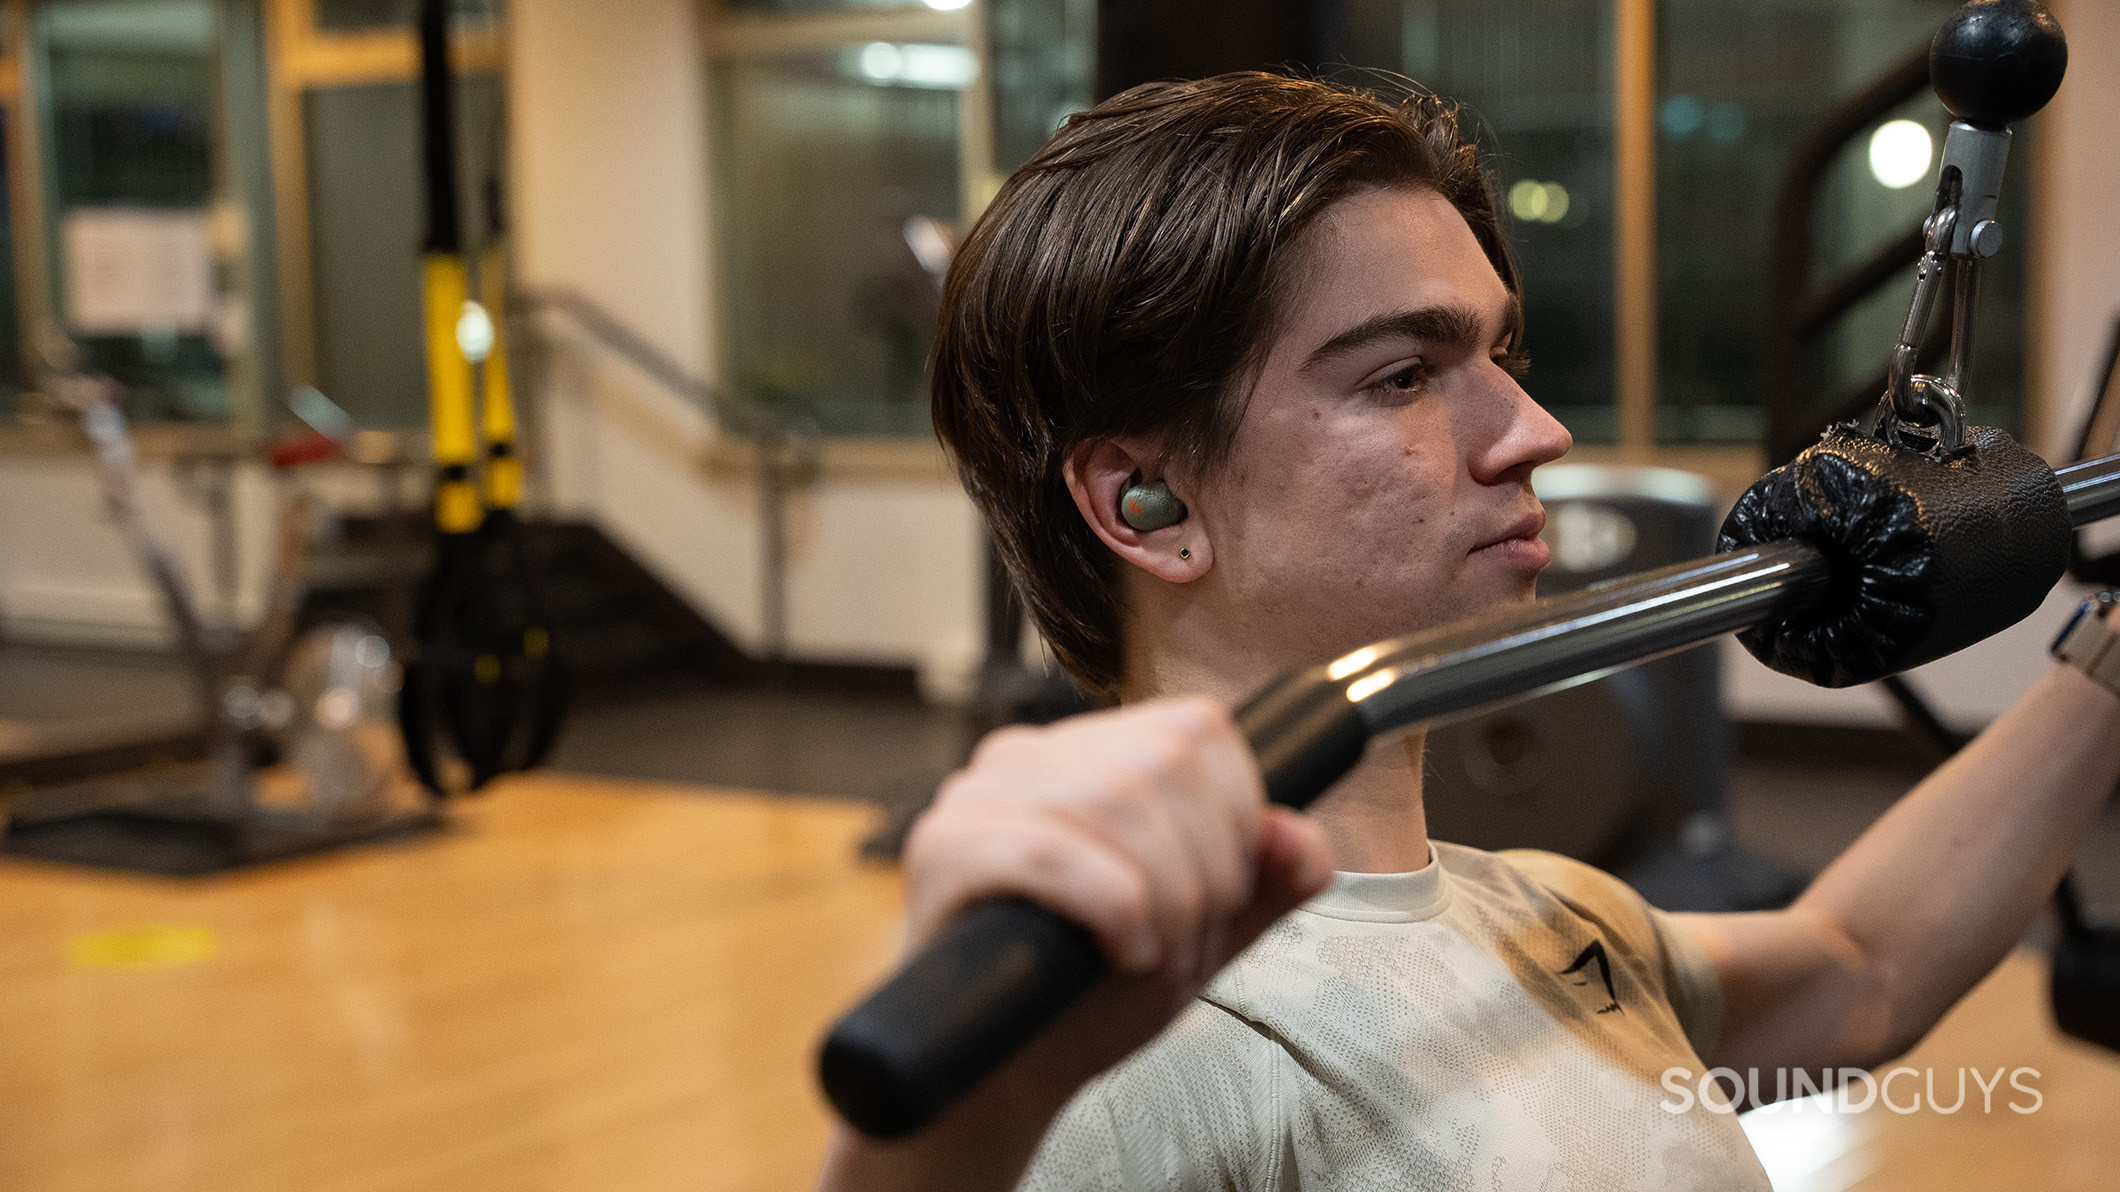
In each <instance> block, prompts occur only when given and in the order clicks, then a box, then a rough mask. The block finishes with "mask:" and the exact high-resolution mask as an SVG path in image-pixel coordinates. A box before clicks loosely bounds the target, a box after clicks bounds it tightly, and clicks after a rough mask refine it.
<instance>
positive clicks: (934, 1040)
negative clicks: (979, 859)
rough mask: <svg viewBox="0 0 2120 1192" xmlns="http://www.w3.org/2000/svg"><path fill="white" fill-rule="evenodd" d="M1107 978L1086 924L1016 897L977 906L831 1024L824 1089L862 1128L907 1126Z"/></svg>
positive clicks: (947, 1102) (893, 1130) (924, 1118)
mask: <svg viewBox="0 0 2120 1192" xmlns="http://www.w3.org/2000/svg"><path fill="white" fill-rule="evenodd" d="M1103 975H1104V957H1103V955H1102V954H1101V953H1099V952H1098V950H1097V942H1096V940H1095V939H1093V938H1091V936H1090V934H1089V932H1087V931H1085V930H1083V929H1082V928H1080V927H1078V926H1076V925H1075V924H1073V923H1071V922H1069V921H1068V920H1066V919H1064V918H1061V917H1060V916H1059V915H1056V914H1054V913H1053V912H1051V911H1049V910H1046V909H1045V908H1044V907H1041V906H1039V905H1037V904H1036V903H1032V902H1029V901H1026V900H1024V899H1021V898H1002V899H996V900H995V901H993V902H987V903H981V904H980V905H978V906H975V907H973V908H972V909H970V910H968V911H966V912H965V913H964V914H962V915H959V916H958V917H957V919H956V921H954V922H952V923H951V924H950V925H949V926H948V927H947V928H945V929H944V930H943V933H942V934H941V935H940V936H939V937H937V938H936V940H935V941H934V942H933V943H931V944H929V945H928V946H927V947H926V949H924V950H923V951H922V952H921V953H920V955H918V956H915V957H914V958H913V959H912V961H911V962H910V963H908V964H907V965H906V966H905V967H904V968H903V969H900V970H899V972H898V975H897V976H895V977H892V978H891V980H890V982H889V983H887V984H886V985H884V987H883V988H881V989H879V990H877V991H876V992H875V993H873V994H871V995H869V999H868V1000H867V1001H865V1002H863V1003H861V1004H860V1005H858V1006H856V1007H854V1009H853V1010H852V1011H851V1012H849V1013H848V1014H847V1016H846V1017H845V1018H842V1019H840V1020H839V1024H838V1025H837V1026H835V1027H833V1028H832V1033H831V1034H830V1035H829V1036H827V1037H826V1038H825V1042H824V1053H823V1054H822V1055H821V1056H820V1057H819V1059H818V1067H819V1069H820V1075H821V1076H822V1077H823V1081H824V1091H825V1095H826V1096H828V1097H830V1098H831V1099H832V1104H833V1105H834V1106H836V1107H837V1108H838V1110H839V1112H840V1114H841V1116H843V1117H845V1118H846V1120H847V1121H848V1122H849V1123H851V1124H852V1125H853V1126H854V1128H855V1129H857V1130H860V1131H861V1132H862V1133H864V1134H869V1135H872V1136H874V1137H877V1138H899V1137H903V1136H904V1135H907V1134H911V1133H912V1132H914V1131H915V1130H918V1129H920V1128H921V1127H922V1126H925V1125H927V1124H928V1123H929V1122H931V1121H933V1120H934V1119H935V1118H936V1116H937V1115H939V1114H941V1112H942V1111H943V1110H945V1109H948V1108H949V1107H950V1106H951V1105H952V1104H954V1103H955V1102H956V1101H957V1099H958V1098H959V1097H961V1096H963V1095H964V1094H965V1093H967V1092H969V1091H971V1088H972V1086H973V1085H975V1084H978V1083H979V1082H980V1080H982V1079H984V1078H985V1077H986V1075H987V1074H988V1073H990V1072H992V1071H993V1070H994V1069H995V1068H998V1067H1000V1066H1001V1063H1002V1061H1003V1060H1006V1059H1007V1058H1008V1057H1010V1056H1012V1055H1014V1054H1015V1053H1016V1052H1017V1051H1018V1050H1020V1049H1021V1048H1022V1047H1023V1045H1024V1044H1025V1043H1028V1042H1029V1041H1030V1040H1031V1039H1032V1038H1033V1037H1034V1036H1035V1035H1036V1034H1037V1033H1038V1032H1039V1031H1040V1030H1041V1029H1043V1028H1044V1026H1045V1024H1046V1023H1047V1022H1050V1021H1051V1020H1052V1019H1053V1018H1054V1017H1056V1016H1058V1015H1059V1013H1060V1012H1061V1011H1062V1010H1065V1009H1066V1008H1067V1007H1068V1006H1069V1005H1070V1004H1072V1003H1073V1002H1074V1000H1075V999H1076V998H1078V997H1081V996H1082V995H1083V994H1084V993H1085V992H1087V991H1088V990H1089V988H1090V987H1091V986H1092V985H1095V984H1096V983H1097V980H1098V978H1100V977H1102V976H1103Z"/></svg>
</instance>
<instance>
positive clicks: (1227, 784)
mask: <svg viewBox="0 0 2120 1192" xmlns="http://www.w3.org/2000/svg"><path fill="white" fill-rule="evenodd" d="M1331 877H1332V859H1331V855H1330V851H1329V848H1328V846H1327V845H1326V842H1325V837H1324V834H1323V832H1321V831H1320V830H1319V829H1318V828H1317V826H1316V825H1314V824H1311V823H1309V822H1307V821H1305V820H1303V819H1301V818H1300V817H1298V816H1296V815H1294V814H1292V813H1289V812H1287V811H1285V810H1281V809H1269V808H1268V807H1267V806H1266V803H1265V791H1264V788H1263V786H1262V784H1261V781H1260V778H1259V773H1258V767H1257V765H1256V763H1255V762H1254V761H1253V760H1252V757H1251V751H1250V749H1249V747H1247V746H1246V744H1245V743H1244V739H1243V737H1242V736H1241V735H1240V734H1239V733H1238V732H1237V730H1236V726H1235V725H1234V724H1233V723H1231V721H1230V718H1229V713H1228V711H1227V710H1226V709H1224V708H1222V707H1221V706H1220V705H1218V704H1214V703H1211V702H1208V701H1204V700H1183V701H1169V702H1158V703H1152V704H1143V705H1140V706H1139V707H1133V708H1125V709H1121V710H1118V711H1115V712H1103V713H1097V714H1094V715H1090V716H1082V717H1077V718H1075V719H1073V720H1068V721H1063V722H1061V723H1059V724H1056V725H1054V726H1052V727H1050V728H1045V729H1025V728H1015V729H1004V730H1002V731H1001V732H998V733H996V734H994V735H993V736H991V737H988V738H987V739H986V741H985V742H983V743H982V744H981V745H980V747H979V749H978V751H977V752H976V753H975V754H974V755H973V757H972V761H971V764H970V765H969V766H968V767H967V768H966V769H965V770H964V771H963V772H961V773H959V774H957V775H955V776H953V777H952V778H951V779H950V780H949V781H948V782H947V783H945V784H944V785H943V787H942V790H941V792H940V793H939V794H938V795H937V797H936V801H935V806H934V807H933V808H932V809H931V810H930V811H929V812H928V813H927V814H926V815H925V816H923V817H922V818H921V820H920V822H919V823H918V824H917V825H916V826H915V827H914V830H913V833H912V835H911V836H910V837H909V838H908V840H907V843H906V854H905V883H906V905H907V910H906V934H907V948H908V951H909V952H911V951H914V950H917V949H918V948H919V947H920V946H921V945H922V944H923V943H924V942H926V941H927V940H928V939H930V938H931V937H932V936H933V935H934V934H935V933H936V931H937V930H939V929H940V927H941V926H942V925H943V924H944V923H946V922H948V921H949V920H950V919H951V917H953V916H954V915H955V914H956V913H957V912H958V911H960V910H962V909H964V907H965V906H967V905H969V904H970V903H972V902H975V901H978V900H979V899H982V898H989V897H994V896H997V895H1003V894H1021V895H1024V896H1027V897H1030V898H1033V899H1035V900H1037V901H1039V902H1041V903H1043V904H1045V905H1046V906H1048V907H1051V908H1052V909H1053V910H1056V911H1058V912H1060V913H1061V914H1063V915H1066V916H1067V917H1069V918H1071V919H1073V920H1075V921H1076V922H1078V923H1081V924H1082V925H1083V926H1085V927H1088V928H1090V929H1091V930H1092V931H1093V932H1094V933H1095V934H1096V936H1097V939H1098V942H1099V943H1100V944H1101V945H1102V946H1103V948H1104V951H1105V954H1106V956H1107V957H1108V958H1109V959H1110V961H1111V964H1112V967H1113V970H1114V972H1115V974H1116V976H1115V978H1113V979H1109V980H1106V981H1105V982H1104V983H1103V984H1102V985H1101V986H1100V987H1099V988H1097V989H1096V990H1095V991H1093V992H1092V993H1091V994H1090V995H1089V996H1088V997H1085V998H1084V999H1083V1000H1082V1001H1081V1002H1080V1003H1079V1004H1077V1005H1076V1006H1075V1007H1074V1008H1072V1009H1071V1010H1069V1011H1068V1012H1067V1013H1066V1014H1065V1015H1064V1016H1062V1018H1061V1019H1060V1020H1059V1021H1058V1022H1057V1023H1055V1024H1054V1026H1053V1027H1052V1028H1051V1029H1050V1030H1048V1031H1046V1032H1045V1033H1044V1034H1043V1035H1042V1036H1040V1038H1039V1039H1038V1040H1037V1041H1036V1042H1035V1043H1033V1044H1032V1045H1031V1046H1030V1047H1028V1048H1026V1049H1025V1051H1024V1052H1023V1053H1022V1054H1021V1055H1019V1056H1017V1057H1016V1058H1015V1059H1014V1060H1012V1061H1011V1062H1010V1063H1009V1064H1008V1065H1007V1066H1006V1067H1004V1068H1003V1069H1002V1070H1001V1071H999V1072H998V1073H996V1074H995V1075H994V1076H993V1077H992V1078H990V1079H989V1080H988V1081H987V1082H986V1083H985V1084H983V1085H981V1086H980V1087H979V1088H978V1089H976V1090H975V1091H974V1092H973V1093H972V1095H971V1096H969V1097H967V1098H965V1100H964V1101H963V1102H962V1103H961V1104H959V1105H958V1106H956V1107H955V1108H954V1109H952V1110H951V1111H950V1112H949V1113H947V1114H946V1115H944V1116H943V1117H942V1118H941V1119H940V1120H938V1121H937V1122H936V1123H935V1124H934V1125H932V1126H930V1127H929V1128H928V1129H927V1130H925V1131H923V1132H922V1133H921V1134H919V1135H917V1136H915V1137H913V1138H911V1139H907V1140H903V1141H899V1142H889V1143H886V1142H878V1141H876V1140H873V1139H869V1138H865V1137H863V1136H861V1135H860V1134H857V1133H855V1132H854V1131H852V1130H850V1129H848V1128H847V1127H846V1126H845V1125H844V1124H841V1125H839V1126H838V1127H837V1129H836V1131H835V1133H834V1135H833V1139H832V1144H831V1148H830V1150H829V1151H828V1153H827V1154H826V1157H825V1168H824V1174H823V1176H822V1178H821V1180H820V1184H819V1187H820V1190H821V1192H839V1190H842V1189H845V1190H855V1189H858V1190H860V1192H891V1190H893V1189H914V1188H918V1189H922V1190H941V1189H949V1190H954V1192H973V1190H982V1192H984V1190H1003V1189H1008V1188H1012V1187H1014V1186H1015V1185H1016V1182H1017V1181H1018V1180H1019V1179H1020V1178H1021V1177H1022V1174H1023V1171H1024V1169H1025V1167H1026V1166H1027V1165H1028V1164H1029V1163H1030V1160H1031V1157H1032V1155H1033V1153H1034V1152H1035V1151H1036V1149H1037V1147H1038V1143H1039V1140H1040V1139H1041V1138H1042V1137H1043V1136H1044V1134H1045V1130H1046V1127H1047V1126H1048V1125H1049V1124H1050V1123H1051V1121H1052V1120H1053V1118H1054V1117H1055V1116H1056V1115H1058V1114H1059V1112H1060V1110H1061V1109H1062V1108H1063V1107H1064V1106H1065V1105H1066V1104H1067V1101H1068V1099H1069V1098H1070V1097H1072V1096H1073V1095H1074V1092H1075V1090H1076V1089H1078V1088H1080V1087H1081V1086H1082V1084H1083V1083H1084V1082H1086V1081H1088V1080H1089V1079H1090V1078H1091V1077H1092V1076H1095V1075H1096V1074H1097V1073H1098V1072H1100V1071H1102V1070H1103V1069H1105V1068H1107V1067H1110V1066H1111V1065H1112V1064H1114V1063H1117V1062H1118V1061H1119V1060H1121V1059H1123V1058H1125V1056H1126V1055H1127V1054H1128V1053H1129V1052H1131V1051H1133V1050H1134V1049H1135V1048H1137V1047H1139V1046H1141V1045H1142V1044H1143V1043H1146V1042H1147V1041H1148V1040H1149V1039H1151V1038H1153V1037H1154V1036H1155V1034H1156V1032H1158V1031H1160V1030H1161V1029H1162V1028H1163V1027H1164V1026H1165V1025H1166V1024H1167V1023H1168V1022H1169V1021H1170V1020H1171V1018H1172V1017H1174V1016H1175V1015H1176V1014H1177V1013H1178V1011H1179V1010H1181V1009H1183V1008H1184V1007H1185V1005H1186V1004H1187V1003H1188V1002H1189V1001H1191V1000H1192V998H1193V996H1194V994H1196V993H1197V992H1198V991H1199V989H1200V988H1201V986H1203V985H1205V984H1206V982H1207V980H1208V979H1209V978H1210V977H1212V976H1213V975H1214V974H1215V973H1216V971H1218V970H1219V969H1220V968H1221V967H1222V966H1223V965H1224V964H1225V963H1227V962H1228V961H1229V960H1230V958H1231V957H1233V956H1235V955H1236V954H1237V953H1238V952H1240V951H1242V950H1243V949H1244V947H1245V946H1246V945H1248V944H1250V943H1251V941H1252V940H1253V939H1255V938H1256V937H1257V936H1258V934H1259V933H1260V932H1262V931H1264V930H1265V929H1266V928H1267V927H1268V926H1269V925H1271V924H1272V923H1273V921H1274V920H1276V919H1278V918H1280V917H1281V916H1282V915H1283V914H1286V913H1287V912H1288V911H1289V910H1291V909H1293V908H1294V907H1295V906H1296V905H1298V904H1299V903H1301V902H1302V901H1303V900H1304V899H1306V898H1308V897H1310V896H1311V895H1312V894H1314V893H1316V892H1317V891H1318V890H1319V889H1321V888H1323V886H1324V885H1325V884H1326V882H1328V881H1330V880H1331Z"/></svg>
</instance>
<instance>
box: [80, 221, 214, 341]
mask: <svg viewBox="0 0 2120 1192" xmlns="http://www.w3.org/2000/svg"><path fill="white" fill-rule="evenodd" d="M60 235H61V238H62V240H63V242H64V247H65V257H66V279H65V282H66V284H65V290H66V322H67V325H68V326H69V327H70V328H71V329H72V330H73V331H74V332H76V333H77V334H81V335H136V334H138V333H140V332H142V331H188V332H202V331H205V330H206V329H207V328H208V326H209V325H210V324H211V322H212V320H213V309H214V302H213V256H212V253H211V251H210V249H209V247H208V239H207V217H206V213H205V212H204V211H147V210H141V209H140V208H137V207H76V208H74V209H73V210H71V211H69V212H67V213H66V218H65V220H64V221H63V225H62V228H61V233H60Z"/></svg>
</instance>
